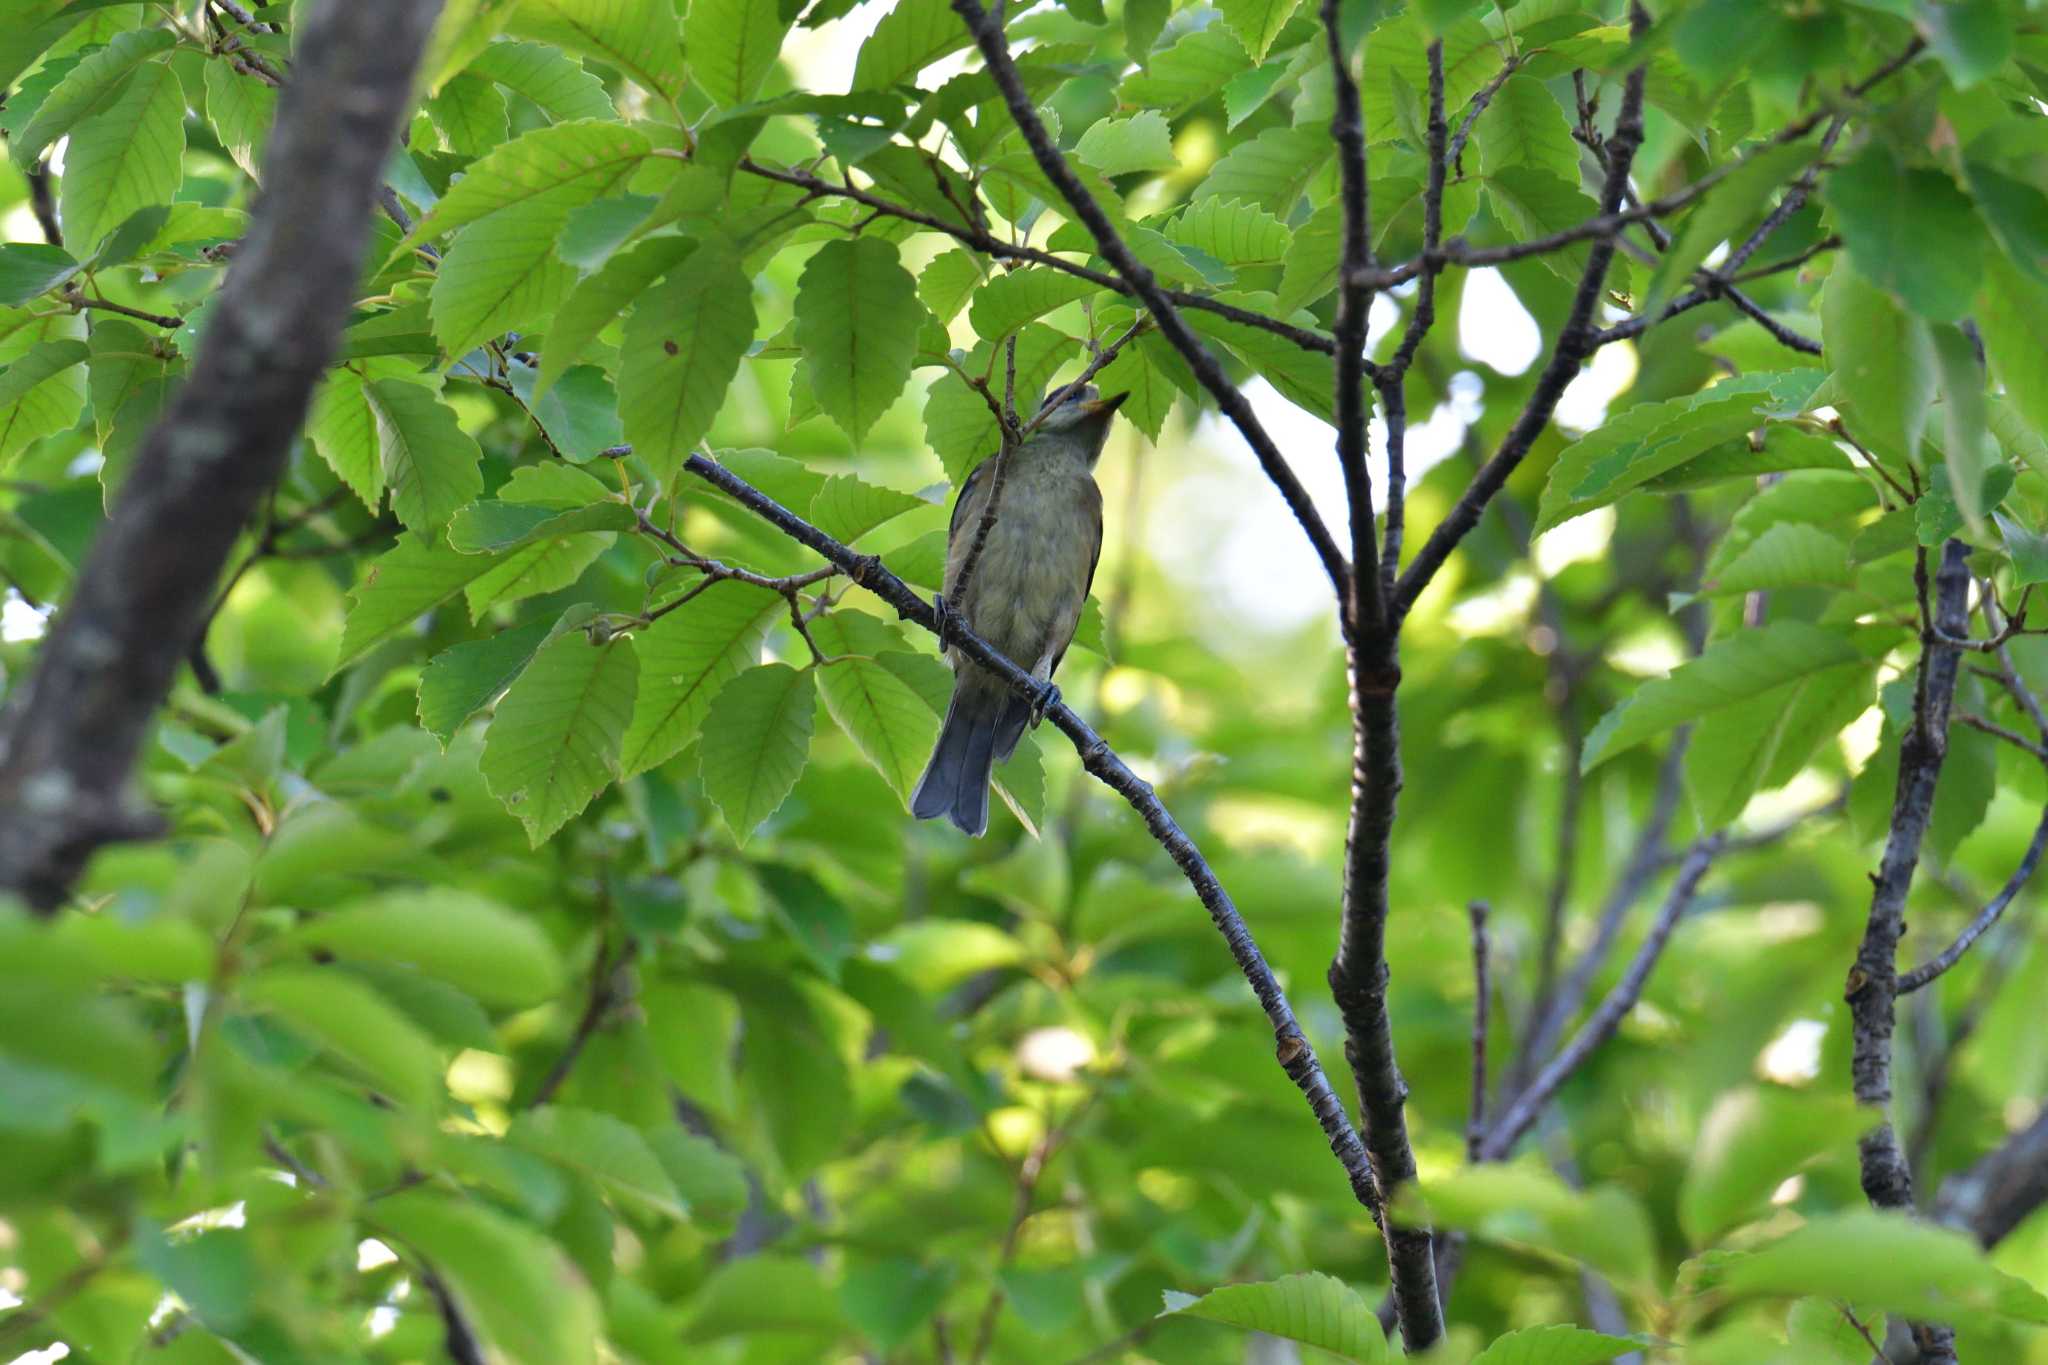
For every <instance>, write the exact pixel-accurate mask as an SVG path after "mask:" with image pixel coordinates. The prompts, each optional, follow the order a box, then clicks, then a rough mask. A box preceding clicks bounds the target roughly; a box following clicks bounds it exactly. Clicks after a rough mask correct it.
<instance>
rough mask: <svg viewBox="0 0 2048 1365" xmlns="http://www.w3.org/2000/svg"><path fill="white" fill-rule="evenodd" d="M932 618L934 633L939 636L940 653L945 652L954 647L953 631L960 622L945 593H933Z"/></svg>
mask: <svg viewBox="0 0 2048 1365" xmlns="http://www.w3.org/2000/svg"><path fill="white" fill-rule="evenodd" d="M932 618H933V619H932V633H933V634H934V635H936V636H938V637H939V653H941V654H944V653H945V652H946V651H947V650H949V649H951V648H952V647H953V631H954V630H955V628H956V627H957V626H958V625H959V622H960V618H959V616H958V615H956V614H955V613H954V611H953V604H952V603H950V602H948V601H947V600H946V596H945V594H944V593H934V594H933V595H932Z"/></svg>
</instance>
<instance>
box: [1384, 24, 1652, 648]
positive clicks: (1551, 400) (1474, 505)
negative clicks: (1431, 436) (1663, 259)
mask: <svg viewBox="0 0 2048 1365" xmlns="http://www.w3.org/2000/svg"><path fill="white" fill-rule="evenodd" d="M1634 17H1635V19H1636V20H1637V21H1639V22H1638V23H1637V24H1635V25H1633V26H1634V27H1640V26H1641V22H1642V21H1643V16H1642V14H1641V11H1640V9H1639V8H1638V9H1637V10H1636V11H1635V16H1634ZM1645 76H1646V73H1645V69H1644V68H1642V67H1637V68H1636V69H1635V70H1634V71H1631V72H1630V73H1629V75H1628V78H1627V81H1626V82H1625V83H1624V85H1623V87H1622V98H1621V112H1620V115H1619V117H1617V118H1616V120H1615V124H1614V134H1613V136H1612V137H1610V138H1609V139H1608V143H1607V178H1606V181H1605V183H1604V185H1603V186H1602V188H1601V193H1600V205H1601V211H1602V212H1603V213H1604V214H1605V215H1607V216H1609V217H1614V216H1615V215H1616V214H1617V212H1618V210H1619V209H1620V206H1621V202H1622V197H1623V195H1624V194H1625V193H1626V192H1627V189H1628V176H1629V169H1630V167H1632V166H1633V165H1634V164H1635V155H1636V150H1637V149H1638V148H1639V147H1641V146H1642V145H1643V89H1644V82H1645ZM1573 240H1577V239H1576V238H1574V239H1573ZM1613 259H1614V239H1613V237H1612V236H1611V235H1609V236H1604V237H1599V238H1597V239H1596V240H1595V241H1594V243H1593V245H1592V248H1591V250H1590V251H1589V252H1588V253H1587V260H1586V269H1585V273H1584V274H1583V275H1582V276H1581V277H1580V279H1579V287H1578V291H1577V293H1576V294H1575V295H1574V296H1573V298H1572V306H1571V312H1570V313H1569V314H1568V315H1567V317H1566V318H1565V324H1564V330H1563V331H1562V332H1560V333H1559V334H1558V338H1557V346H1556V348H1555V350H1553V351H1552V352H1551V357H1550V363H1549V364H1548V365H1546V366H1545V367H1544V369H1543V373H1542V375H1541V376H1540V377H1539V378H1538V379H1537V381H1536V388H1535V392H1533V393H1532V394H1530V396H1529V401H1528V403H1527V404H1526V405H1525V406H1524V407H1523V409H1522V413H1521V416H1520V417H1519V418H1517V419H1516V421H1515V425H1514V426H1513V428H1512V429H1510V430H1509V432H1508V434H1507V437H1506V438H1505V439H1504V440H1503V441H1502V442H1501V444H1500V449H1499V450H1497V451H1496V452H1495V453H1494V456H1493V458H1492V459H1491V460H1489V461H1487V462H1486V465H1485V467H1484V468H1482V469H1481V470H1480V471H1479V473H1478V475H1477V476H1475V477H1474V478H1473V480H1472V482H1471V484H1470V485H1468V486H1467V487H1466V489H1465V491H1464V493H1463V494H1462V495H1461V496H1460V497H1459V498H1458V501H1457V502H1456V503H1455V504H1454V505H1453V506H1452V508H1451V510H1450V511H1449V512H1448V513H1446V514H1445V516H1444V519H1443V520H1442V521H1441V522H1439V523H1437V527H1436V529H1435V530H1434V531H1432V532H1430V535H1429V539H1428V541H1427V542H1425V543H1424V545H1423V547H1422V548H1421V550H1419V551H1418V552H1417V553H1416V556H1415V558H1414V560H1413V561H1412V562H1411V563H1410V564H1409V565H1408V569H1407V571H1406V572H1405V573H1403V574H1402V575H1401V576H1400V579H1399V581H1398V583H1397V584H1396V586H1395V591H1394V597H1393V600H1392V601H1391V602H1390V603H1389V604H1388V607H1389V611H1390V614H1391V616H1392V619H1395V620H1399V619H1400V618H1401V617H1402V616H1403V615H1405V614H1406V613H1407V611H1408V609H1409V607H1411V606H1413V605H1414V603H1415V599H1416V597H1418V596H1419V595H1420V594H1421V592H1422V590H1423V589H1424V588H1426V587H1428V586H1429V581H1430V579H1432V578H1434V577H1435V576H1436V572H1437V570H1438V569H1440V568H1442V567H1443V565H1444V561H1445V560H1447V559H1449V558H1450V555H1451V551H1452V550H1454V549H1456V548H1457V546H1458V542H1459V541H1461V540H1463V539H1464V538H1465V536H1466V535H1467V534H1469V533H1470V532H1471V530H1472V528H1473V527H1474V526H1477V525H1478V524H1479V517H1480V514H1481V513H1483V512H1484V511H1485V510H1486V505H1487V503H1489V502H1491V501H1492V500H1493V496H1494V494H1496V493H1498V492H1500V490H1501V489H1502V488H1503V487H1505V486H1506V484H1507V481H1508V476H1509V475H1510V474H1512V473H1514V472H1515V469H1516V468H1517V467H1518V466H1519V465H1520V464H1521V463H1522V459H1523V457H1524V456H1526V455H1527V454H1528V453H1529V449H1530V447H1531V446H1533V445H1535V443H1536V438H1537V437H1538V436H1540V435H1542V434H1543V429H1544V428H1545V427H1546V426H1548V425H1549V424H1550V417H1551V414H1552V413H1553V412H1555V411H1556V410H1557V404H1558V400H1559V399H1560V398H1562V397H1563V396H1564V391H1565V388H1566V387H1567V386H1568V385H1570V383H1571V382H1572V380H1573V379H1575V378H1577V377H1578V372H1579V366H1580V365H1581V364H1582V363H1583V362H1584V361H1585V358H1586V357H1587V356H1589V355H1591V354H1592V352H1593V350H1594V348H1595V347H1596V346H1597V345H1598V336H1599V334H1598V333H1597V332H1596V331H1594V329H1593V327H1592V320H1593V312H1594V309H1595V308H1597V307H1598V306H1599V303H1600V298H1601V294H1602V291H1603V289H1604V288H1605V285H1606V280H1607V267H1608V263H1609V262H1611V261H1612V260H1613Z"/></svg>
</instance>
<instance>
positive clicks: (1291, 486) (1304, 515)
mask: <svg viewBox="0 0 2048 1365" xmlns="http://www.w3.org/2000/svg"><path fill="white" fill-rule="evenodd" d="M953 12H954V13H955V14H958V15H959V16H960V18H961V21H962V22H963V23H965V24H966V25H967V30H968V32H969V33H970V34H972V35H973V37H974V43H975V46H976V47H977V48H979V49H980V51H981V57H982V61H983V63H984V64H985V65H986V66H987V68H988V74H989V78H990V79H991V80H993V81H994V82H995V84H996V89H998V90H1000V91H1001V92H1002V95H1003V102H1004V104H1005V105H1006V106H1007V107H1008V108H1009V111H1010V118H1011V120H1012V121H1013V122H1014V123H1015V124H1016V125H1017V131H1018V132H1019V133H1021V134H1022V135H1023V137H1024V142H1025V145H1026V146H1028V147H1030V149H1031V155H1032V156H1033V158H1034V159H1036V161H1037V162H1038V168H1039V169H1040V170H1041V171H1043V172H1045V176H1046V179H1048V180H1050V181H1051V182H1052V184H1053V188H1054V189H1056V190H1058V191H1059V192H1060V197H1061V198H1063V199H1065V200H1066V201H1067V205H1068V207H1069V208H1071V209H1072V210H1073V212H1074V216H1075V217H1076V218H1077V219H1079V220H1080V222H1081V224H1082V226H1084V227H1086V228H1087V229H1088V231H1089V233H1090V234H1091V235H1092V236H1093V237H1094V238H1095V248H1096V250H1097V251H1099V252H1100V253H1101V254H1102V258H1103V259H1104V260H1106V261H1108V262H1109V264H1110V266H1111V267H1112V268H1113V269H1115V271H1116V273H1117V275H1118V276H1119V277H1120V278H1121V279H1122V280H1123V281H1124V282H1125V283H1127V284H1128V285H1129V286H1130V287H1131V290H1132V292H1133V293H1134V294H1135V295H1136V296H1137V297H1138V298H1139V299H1141V300H1143V302H1144V304H1145V307H1146V309H1147V310H1148V311H1149V312H1150V313H1151V314H1152V319H1153V321H1154V322H1155V323H1157V324H1158V327H1159V331H1160V334H1161V335H1163V336H1164V337H1165V338H1166V339H1167V340H1168V341H1169V342H1171V343H1172V344H1173V348H1174V349H1175V350H1176V351H1179V352H1180V353H1181V356H1182V358H1183V359H1185V360H1186V361H1187V362H1188V368H1189V369H1191V370H1193V371H1194V374H1195V378H1196V379H1197V380H1198V381H1199V382H1200V383H1201V385H1202V387H1203V388H1205V389H1207V390H1208V391H1209V394H1210V396H1211V397H1213V398H1214V399H1215V400H1216V405H1217V406H1218V407H1219V408H1221V409H1222V410H1223V415H1224V416H1226V417H1228V418H1229V419H1230V420H1231V422H1232V424H1233V425H1235V426H1236V427H1237V429H1238V431H1239V432H1240V433H1241V434H1242V435H1243V436H1244V439H1245V443H1246V444H1247V445H1249V446H1251V448H1252V453H1253V454H1254V455H1256V456H1257V457H1258V461H1259V466H1260V467H1261V468H1262V469H1264V470H1265V471H1266V477H1267V478H1268V479H1270V480H1272V482H1273V484H1274V486H1275V487H1277V488H1278V489H1279V490H1280V496H1281V497H1282V498H1283V499H1285V500H1286V502H1287V507H1288V510H1289V511H1291V512H1293V513H1294V518H1295V520H1296V521H1298V522H1300V523H1301V528H1302V530H1303V531H1304V532H1306V533H1307V535H1308V539H1309V544H1310V545H1312V546H1314V547H1315V552H1316V555H1317V557H1318V558H1319V559H1321V560H1322V562H1323V571H1324V572H1325V573H1327V574H1328V575H1329V577H1330V586H1331V587H1332V589H1334V590H1335V592H1336V594H1337V600H1338V601H1340V602H1342V601H1345V600H1347V592H1348V587H1349V579H1350V576H1351V573H1350V569H1349V568H1348V567H1347V566H1346V565H1345V563H1344V555H1343V552H1342V551H1341V550H1339V549H1338V548H1337V542H1336V541H1335V540H1334V539H1333V538H1332V537H1331V535H1330V530H1329V528H1328V527H1327V526H1325V525H1324V524H1323V519H1322V516H1321V514H1319V513H1318V512H1317V511H1316V509H1315V503H1314V502H1313V501H1312V500H1311V499H1310V498H1309V495H1308V490H1307V489H1306V488H1304V487H1302V484H1301V480H1300V479H1299V478H1297V477H1296V476H1295V473H1294V471H1293V469H1291V468H1289V467H1288V464H1287V458H1286V457H1285V456H1284V455H1282V454H1281V453H1280V447H1279V446H1277V445H1275V444H1274V443H1273V438H1272V437H1271V436H1269V435H1267V434H1266V429H1265V427H1264V426H1262V425H1261V424H1260V422H1259V419H1258V416H1257V414H1255V413H1254V412H1253V411H1252V406H1251V404H1250V403H1249V402H1247V401H1245V396H1244V395H1243V394H1242V393H1239V392H1238V390H1237V386H1236V385H1234V384H1232V383H1231V382H1230V380H1229V378H1228V377H1226V376H1225V375H1224V373H1223V367H1222V365H1221V364H1220V363H1218V361H1217V359H1216V357H1215V356H1214V355H1213V354H1211V353H1210V351H1209V348H1208V347H1206V346H1204V345H1203V344H1202V341H1201V338H1199V337H1197V336H1196V335H1195V334H1194V332H1193V331H1192V330H1190V329H1189V327H1188V325H1187V322H1186V321H1185V320H1184V319H1183V318H1182V317H1181V315H1180V312H1179V309H1178V308H1176V306H1175V304H1174V301H1173V300H1172V299H1169V298H1168V297H1167V296H1166V293H1165V291H1164V290H1162V289H1161V288H1160V287H1159V283H1158V281H1157V280H1156V279H1154V278H1153V275H1152V271H1151V269H1150V268H1149V267H1148V266H1146V265H1145V263H1144V262H1142V261H1140V260H1139V259H1138V258H1137V257H1136V256H1134V255H1132V254H1131V249H1130V248H1129V247H1128V246H1126V245H1125V244H1124V241H1123V238H1121V237H1120V236H1118V235H1117V230H1116V227H1115V225H1114V224H1112V223H1111V222H1110V221H1109V217H1108V215H1106V214H1105V213H1103V211H1102V206H1101V205H1100V204H1097V203H1096V202H1095V196H1094V195H1092V194H1090V193H1089V192H1088V187H1087V186H1086V185H1083V184H1082V183H1081V181H1080V180H1079V178H1078V177H1076V176H1075V174H1074V171H1073V168H1072V167H1071V166H1069V165H1067V159H1066V157H1065V156H1064V155H1063V154H1062V153H1061V152H1060V149H1059V147H1058V146H1057V145H1056V144H1055V143H1054V142H1053V140H1052V135H1051V134H1050V133H1048V132H1047V131H1046V128H1045V122H1044V120H1042V119H1040V118H1039V117H1038V106H1037V105H1036V104H1034V103H1033V102H1032V99H1031V96H1030V94H1029V93H1028V92H1027V91H1026V90H1025V89H1024V82H1023V79H1022V78H1021V77H1020V76H1019V75H1018V74H1017V66H1016V63H1015V62H1013V61H1012V60H1011V59H1010V45H1009V41H1008V39H1006V38H1005V37H1004V36H1003V30H1002V26H1001V25H1000V24H998V23H996V22H995V21H994V20H993V19H991V18H990V17H989V13H988V11H987V10H985V9H983V8H982V7H981V4H980V0H953Z"/></svg>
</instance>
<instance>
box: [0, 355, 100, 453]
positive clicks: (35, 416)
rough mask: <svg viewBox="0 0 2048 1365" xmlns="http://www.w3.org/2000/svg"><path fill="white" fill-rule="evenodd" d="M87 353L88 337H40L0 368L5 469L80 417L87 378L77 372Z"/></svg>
mask: <svg viewBox="0 0 2048 1365" xmlns="http://www.w3.org/2000/svg"><path fill="white" fill-rule="evenodd" d="M74 330H75V329H74ZM87 353H88V352H87V349H86V344H85V343H84V342H83V341H78V340H75V339H73V338H70V337H60V338H57V339H53V340H49V341H38V342H36V343H35V344H34V345H33V346H31V347H30V348H29V349H28V351H27V352H25V353H24V354H22V355H20V356H18V357H16V358H15V359H14V361H13V362H12V363H10V364H9V365H8V366H7V368H6V369H5V370H0V467H5V465H6V464H7V463H8V462H9V461H11V460H12V459H13V458H14V457H15V456H17V455H19V454H20V453H21V452H22V451H24V450H26V449H27V448H28V447H29V446H30V445H31V444H33V443H34V442H36V441H38V440H40V439H41V438H43V437H45V436H47V435H49V434H50V433H51V432H54V431H62V430H63V429H64V428H65V427H68V426H70V425H71V424H72V423H73V422H75V421H77V420H78V413H79V410H80V409H81V408H82V407H83V406H84V404H85V376H83V375H80V374H75V373H73V371H74V370H75V369H76V368H77V367H78V366H79V365H81V364H83V363H84V362H85V358H86V355H87Z"/></svg>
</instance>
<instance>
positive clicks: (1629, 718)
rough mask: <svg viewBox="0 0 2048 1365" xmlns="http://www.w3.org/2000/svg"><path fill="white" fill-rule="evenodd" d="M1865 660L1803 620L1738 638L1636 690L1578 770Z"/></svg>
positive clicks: (1590, 744)
mask: <svg viewBox="0 0 2048 1365" xmlns="http://www.w3.org/2000/svg"><path fill="white" fill-rule="evenodd" d="M1863 659H1864V654H1863V652H1862V651H1861V650H1859V649H1858V648H1857V646H1856V643H1855V641H1854V640H1853V639H1852V638H1851V637H1850V636H1849V635H1846V634H1844V633H1842V632H1840V631H1836V630H1827V629H1824V628H1822V627H1820V626H1814V625H1809V624H1807V623H1806V622H1804V621H1775V622H1772V623H1771V624H1770V625H1767V626H1763V627H1761V628H1759V629H1756V630H1745V631H1740V632H1738V633H1736V634H1734V635H1731V636H1729V637H1728V638H1726V639H1723V640H1718V641H1716V642H1715V643H1714V644H1712V645H1710V646H1709V647H1708V648H1707V650H1706V652H1705V653H1703V654H1701V655H1700V656H1699V657H1698V658H1696V659H1692V660H1690V661H1688V662H1686V663H1683V664H1680V665H1679V666H1678V667H1677V668H1676V669H1674V670H1673V671H1672V672H1671V674H1670V676H1668V677H1665V678H1659V679H1653V680H1651V681H1649V682H1645V683H1642V684H1640V685H1639V686H1638V687H1637V688H1636V690H1635V692H1634V693H1633V694H1632V695H1630V696H1629V697H1627V698H1626V699H1624V700H1623V701H1622V702H1621V703H1619V704H1618V705H1617V706H1615V707H1614V709H1613V710H1611V711H1609V712H1608V713H1607V714H1606V715H1605V716H1603V717H1601V719H1600V723H1599V724H1598V725H1596V726H1594V727H1593V730H1592V732H1591V733H1590V734H1588V735H1587V736H1586V744H1585V748H1584V751H1583V753H1582V755H1581V758H1580V768H1581V770H1582V771H1586V772H1591V771H1592V770H1593V769H1594V768H1596V767H1598V766H1599V765H1600V764H1602V763H1604V762H1606V761H1607V760H1608V759H1610V758H1612V757H1614V756H1615V755H1616V754H1618V753H1621V752H1623V751H1624V750H1626V749H1630V748H1632V747H1634V746H1635V745H1637V744H1640V743H1642V742H1643V741H1645V740H1648V739H1651V738H1654V737H1655V736H1657V735H1660V734H1664V733H1666V732H1667V731H1670V730H1673V729H1675V728H1677V727H1678V726H1680V725H1683V724H1685V723H1686V722H1688V721H1693V720H1697V719H1699V718H1700V717H1701V716H1705V715H1709V714H1711V713H1713V712H1715V711H1718V710H1721V709H1722V708H1724V707H1729V706H1734V705H1737V704H1740V703H1742V702H1745V701H1749V700H1751V699H1753V698H1755V697H1757V696H1759V695H1761V694H1763V693H1765V692H1768V691H1770V690H1771V689H1772V688H1774V687H1777V686H1779V685H1780V684H1782V683H1787V682H1792V681H1794V680H1796V679H1798V678H1801V677H1804V676H1806V675H1807V674H1810V673H1815V672H1818V671H1820V670H1821V669H1824V668H1833V667H1838V666H1841V665H1846V664H1857V663H1860V662H1862V661H1863Z"/></svg>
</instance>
